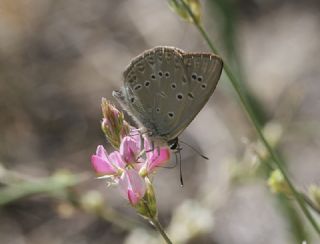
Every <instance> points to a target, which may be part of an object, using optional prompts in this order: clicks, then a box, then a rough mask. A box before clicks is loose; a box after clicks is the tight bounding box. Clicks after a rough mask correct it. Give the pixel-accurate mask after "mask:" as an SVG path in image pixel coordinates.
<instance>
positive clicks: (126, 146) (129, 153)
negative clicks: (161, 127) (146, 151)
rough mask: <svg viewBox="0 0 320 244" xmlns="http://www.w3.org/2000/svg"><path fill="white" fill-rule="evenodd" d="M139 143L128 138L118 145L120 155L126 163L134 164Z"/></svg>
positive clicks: (138, 151)
mask: <svg viewBox="0 0 320 244" xmlns="http://www.w3.org/2000/svg"><path fill="white" fill-rule="evenodd" d="M139 144H140V143H139V142H138V141H137V140H135V139H134V138H132V137H130V136H126V137H124V138H123V140H122V142H121V145H120V154H121V156H122V158H123V160H124V161H125V162H126V163H134V162H135V161H136V157H137V155H139V153H140V145H139Z"/></svg>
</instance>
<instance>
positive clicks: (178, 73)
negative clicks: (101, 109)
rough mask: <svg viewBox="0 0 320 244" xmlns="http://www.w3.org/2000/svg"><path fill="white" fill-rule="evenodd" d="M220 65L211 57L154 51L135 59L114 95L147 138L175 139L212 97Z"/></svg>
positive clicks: (165, 49) (159, 48) (178, 51)
mask: <svg viewBox="0 0 320 244" xmlns="http://www.w3.org/2000/svg"><path fill="white" fill-rule="evenodd" d="M221 70H222V61H221V59H220V58H219V57H217V56H215V55H212V54H192V53H184V52H183V51H182V50H180V49H177V48H172V47H156V48H154V49H151V50H149V51H146V52H144V53H143V54H142V55H140V56H138V57H137V58H135V59H134V60H133V61H132V63H131V64H130V65H129V67H128V68H127V69H126V71H125V72H124V87H123V88H122V89H121V90H120V92H115V93H114V95H115V97H116V98H117V99H118V101H119V102H120V103H121V104H122V106H123V107H124V108H125V109H126V110H127V111H128V112H129V114H130V115H132V116H133V117H134V118H135V119H136V120H137V122H138V123H139V124H140V125H142V126H143V127H144V128H146V129H147V131H148V132H150V134H151V137H154V138H155V137H157V138H160V139H162V140H164V141H169V140H172V139H174V138H175V137H177V136H178V135H179V134H180V133H181V132H182V131H183V130H184V129H185V128H186V127H187V126H188V124H189V123H190V122H191V121H192V120H193V119H194V117H195V116H196V115H197V114H198V113H199V111H200V110H201V109H202V107H203V106H204V105H205V103H206V102H207V100H208V99H209V97H210V96H211V95H212V93H213V91H214V89H215V87H216V85H217V82H218V80H219V77H220V74H221Z"/></svg>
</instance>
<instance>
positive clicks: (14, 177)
mask: <svg viewBox="0 0 320 244" xmlns="http://www.w3.org/2000/svg"><path fill="white" fill-rule="evenodd" d="M201 3H202V11H203V16H202V17H203V18H202V20H203V23H204V26H205V27H206V29H207V30H208V32H209V34H210V36H211V38H212V40H213V41H214V43H215V45H216V46H218V47H219V49H221V50H222V54H223V55H222V56H223V57H224V60H225V62H228V63H229V64H230V65H231V66H232V67H233V70H234V72H235V73H236V74H237V76H238V77H239V79H240V80H241V81H245V82H241V85H242V86H243V88H244V89H245V91H246V93H247V95H248V96H249V97H250V101H251V104H252V105H253V106H254V108H255V113H256V115H257V116H258V118H259V120H260V122H261V124H263V125H264V131H265V133H266V136H267V138H269V141H270V143H271V144H272V145H273V146H274V147H275V148H276V149H277V150H278V151H279V153H280V154H281V156H282V157H283V159H284V160H285V161H286V167H287V168H288V171H289V173H290V176H291V178H292V179H293V181H294V182H295V184H296V186H297V187H298V188H299V190H301V191H303V192H306V193H307V191H308V188H309V186H310V185H311V184H318V185H319V183H320V167H319V157H320V150H319V146H320V133H319V131H320V130H319V128H320V96H319V94H320V83H319V79H320V71H319V70H320V69H319V67H320V41H319V39H320V4H319V2H318V1H315V0H314V1H313V0H306V1H285V0H281V1H280V0H277V1H275V0H242V1H236V0H228V1H227V0H207V1H201ZM157 45H169V46H176V47H179V48H181V49H183V50H185V51H209V49H208V47H207V45H206V43H205V42H204V41H203V39H202V37H201V36H200V34H199V33H198V32H197V30H196V29H195V28H194V26H192V25H191V24H189V23H187V22H184V21H182V20H181V19H180V18H179V17H178V16H177V15H176V14H175V13H173V12H172V11H170V9H169V7H168V4H167V2H166V1H157V0H148V1H147V0H135V1H129V0H126V1H125V0H123V1H103V0H91V1H76V0H69V1H61V0H41V1H37V0H15V1H11V0H1V1H0V243H1V244H43V243H47V244H60V243H61V244H62V243H63V244H64V243H68V244H73V243H77V244H87V243H90V244H102V243H128V244H130V243H161V241H162V240H161V239H160V238H158V236H157V234H156V232H155V231H154V230H153V229H152V227H150V226H149V225H148V223H146V222H145V221H144V220H143V219H142V218H141V217H139V216H137V215H136V213H135V211H134V210H133V209H132V208H130V207H129V205H128V203H127V201H126V200H124V199H122V198H121V197H120V196H119V194H118V191H117V189H116V188H113V187H107V185H106V183H105V182H104V181H103V180H97V179H96V178H95V175H94V173H93V171H92V169H91V166H90V156H91V155H92V154H93V153H94V152H95V149H96V146H97V145H99V144H104V145H106V146H108V143H107V141H106V140H105V138H104V136H103V133H102V132H101V130H100V120H101V117H102V115H101V110H100V102H101V98H102V97H106V98H107V99H110V100H111V101H112V102H114V103H115V100H114V99H113V98H112V96H111V93H112V90H113V89H116V88H118V87H119V86H121V85H122V72H123V71H124V69H125V67H126V66H127V65H128V64H129V62H130V60H131V59H132V58H134V57H135V56H136V55H138V54H139V53H141V52H143V51H144V50H146V49H149V48H152V47H154V46H157ZM128 120H130V118H128ZM181 139H182V140H184V141H186V142H188V143H189V144H191V145H192V146H194V147H195V148H199V149H200V150H201V151H202V152H203V153H204V154H205V155H207V156H208V157H209V158H210V160H209V161H205V160H203V159H202V158H201V157H199V156H198V155H197V154H195V153H194V152H193V151H191V150H190V149H188V148H184V150H183V152H182V158H183V159H182V160H183V175H184V181H185V186H184V187H183V188H181V187H180V182H179V170H178V168H174V169H161V170H159V171H158V172H157V175H156V176H155V178H154V183H155V189H156V194H157V200H158V206H159V218H160V221H161V222H162V223H163V225H164V226H165V227H166V228H167V231H168V234H169V236H170V237H171V238H172V239H173V241H174V242H175V243H214V244H256V243H261V244H264V243H265V244H267V243H273V244H283V243H302V241H303V240H308V242H307V243H308V244H309V243H319V242H318V241H319V239H316V237H315V236H314V235H315V234H314V230H313V229H312V228H311V227H310V225H309V224H308V223H307V222H306V221H305V220H304V219H305V218H304V216H302V214H301V213H300V211H299V208H297V207H296V205H295V204H294V202H293V201H291V200H288V199H287V198H286V197H284V196H281V195H274V194H272V193H271V192H270V189H269V188H268V185H267V179H268V175H269V173H270V169H269V168H268V167H266V164H265V162H264V161H267V160H269V159H268V155H266V153H265V152H264V148H263V147H262V146H261V145H260V143H259V142H257V141H256V134H255V132H254V131H253V129H252V125H251V123H250V122H249V121H248V119H247V117H246V113H245V111H244V110H243V109H242V107H241V105H240V103H239V101H238V99H237V97H236V96H235V93H234V91H233V90H232V88H231V87H230V85H229V82H228V80H227V78H226V77H225V76H224V75H223V76H222V79H221V80H220V82H219V84H218V87H217V89H216V91H215V93H214V96H213V97H212V98H211V99H210V100H209V102H208V104H207V105H206V106H205V108H204V109H203V110H202V111H201V113H200V114H199V115H198V116H197V118H196V119H195V120H194V121H193V122H192V124H191V125H190V126H189V127H188V128H187V129H186V131H185V132H184V133H183V135H182V136H181ZM109 149H110V150H111V148H110V147H109Z"/></svg>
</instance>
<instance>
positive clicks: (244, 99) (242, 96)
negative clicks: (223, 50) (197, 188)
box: [174, 0, 320, 235]
mask: <svg viewBox="0 0 320 244" xmlns="http://www.w3.org/2000/svg"><path fill="white" fill-rule="evenodd" d="M174 2H176V0H174ZM181 3H182V5H183V6H184V8H185V9H186V10H187V11H188V13H189V15H190V17H191V18H192V20H193V23H194V25H195V26H196V27H197V29H198V30H199V32H200V33H201V35H202V36H203V38H204V39H205V41H206V42H207V44H208V46H209V47H210V49H211V50H212V51H213V52H214V53H215V54H217V55H219V52H218V50H217V49H216V48H215V47H214V45H213V43H212V42H211V40H210V38H209V36H208V34H207V32H206V31H205V29H204V28H203V27H202V25H200V24H199V23H198V22H197V21H196V18H195V16H194V15H193V13H192V11H191V10H190V8H189V6H188V5H187V4H186V3H185V2H184V0H182V1H181ZM224 71H225V73H226V75H227V76H228V78H229V81H230V82H231V85H232V87H233V88H234V90H235V91H236V93H237V95H238V96H239V99H240V101H241V103H242V105H243V107H244V109H245V111H246V112H247V114H248V116H249V119H250V120H251V122H252V124H253V126H254V128H255V130H256V132H257V134H258V136H259V137H260V140H261V141H262V143H263V144H264V146H265V147H266V149H267V151H268V152H269V155H270V157H271V159H272V160H273V161H274V163H275V164H276V166H277V168H278V169H279V170H280V171H281V173H282V174H283V177H284V179H285V180H286V182H287V183H288V185H289V187H290V189H291V191H292V193H293V196H294V198H295V199H296V200H297V202H298V204H299V206H300V208H301V210H302V212H303V213H304V215H305V216H306V218H307V219H308V220H309V222H310V223H311V225H312V226H313V227H314V229H315V230H316V232H317V233H318V234H319V235H320V228H319V226H318V224H317V223H316V221H315V220H314V218H313V216H312V215H311V214H310V212H309V210H308V209H307V207H306V205H305V202H304V200H303V197H302V196H301V195H300V193H299V192H298V191H297V190H296V188H295V187H294V185H293V184H292V182H291V180H290V178H289V176H288V175H287V173H286V171H285V169H284V167H283V165H284V164H283V162H282V161H281V160H280V158H279V157H278V155H277V154H276V153H275V152H274V151H273V149H272V147H271V146H270V145H269V143H268V142H267V140H266V138H265V137H264V135H263V133H262V130H261V126H260V124H259V123H258V120H257V118H256V116H255V114H254V112H253V110H252V108H251V106H250V104H249V103H248V100H247V97H246V95H245V93H244V92H243V91H242V88H241V86H240V85H239V81H238V80H237V78H236V77H235V76H234V75H233V72H232V71H231V69H230V68H229V66H228V65H227V64H224Z"/></svg>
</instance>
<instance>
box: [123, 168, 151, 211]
mask: <svg viewBox="0 0 320 244" xmlns="http://www.w3.org/2000/svg"><path fill="white" fill-rule="evenodd" d="M119 186H120V191H121V193H122V195H123V196H124V197H125V198H127V199H128V200H129V202H130V203H131V205H133V206H134V205H136V204H137V203H139V201H140V200H141V199H142V198H143V197H144V194H145V193H146V184H145V182H144V180H143V178H142V177H141V176H140V175H139V173H138V172H137V171H136V170H134V169H129V170H126V171H125V172H124V173H123V174H122V176H121V178H120V179H119Z"/></svg>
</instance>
